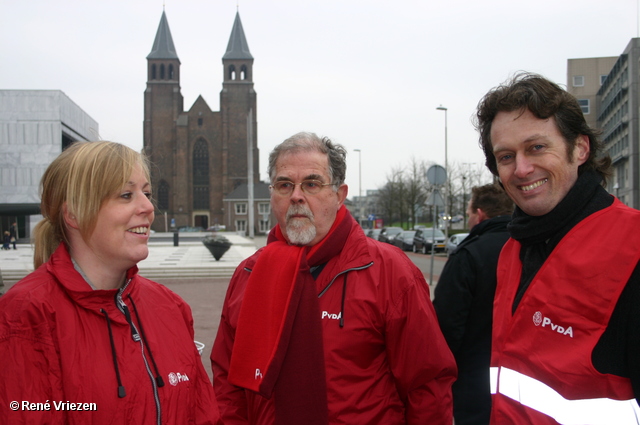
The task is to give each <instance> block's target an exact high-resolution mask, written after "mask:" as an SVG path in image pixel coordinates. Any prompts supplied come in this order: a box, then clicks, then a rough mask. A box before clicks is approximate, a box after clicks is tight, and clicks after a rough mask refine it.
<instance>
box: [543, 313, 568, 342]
mask: <svg viewBox="0 0 640 425" xmlns="http://www.w3.org/2000/svg"><path fill="white" fill-rule="evenodd" d="M533 324H534V325H536V326H542V327H543V328H547V329H549V330H551V331H554V332H558V333H559V334H562V335H568V336H569V337H571V338H573V328H572V327H571V326H569V327H568V328H567V327H565V326H561V325H559V324H557V323H553V322H552V321H551V319H550V318H548V317H546V316H543V315H542V313H541V312H539V311H536V312H535V313H534V314H533Z"/></svg>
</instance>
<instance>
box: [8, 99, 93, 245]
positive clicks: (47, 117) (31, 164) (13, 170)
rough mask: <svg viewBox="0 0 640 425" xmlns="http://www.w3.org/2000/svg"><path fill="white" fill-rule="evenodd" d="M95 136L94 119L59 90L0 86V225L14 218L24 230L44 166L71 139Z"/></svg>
mask: <svg viewBox="0 0 640 425" xmlns="http://www.w3.org/2000/svg"><path fill="white" fill-rule="evenodd" d="M98 139H99V129H98V123H97V122H96V121H95V120H94V119H93V118H91V117H90V116H89V115H88V114H87V113H86V112H84V111H83V110H82V109H81V108H80V107H79V106H78V105H76V104H75V103H74V102H73V101H72V100H71V99H69V97H68V96H67V95H66V94H64V93H63V92H62V91H60V90H0V170H1V171H0V228H1V229H2V230H3V231H4V230H8V228H9V226H10V225H11V223H13V222H17V223H18V235H19V236H20V237H25V236H26V237H28V236H30V234H31V228H32V227H33V226H35V224H36V223H37V221H39V220H40V216H39V214H40V194H39V186H40V179H41V178H42V174H44V171H45V170H46V168H47V167H48V166H49V164H50V163H51V162H52V161H53V160H54V159H55V158H56V157H57V156H58V155H59V154H60V153H61V152H62V151H63V150H64V149H65V148H66V147H67V146H69V145H70V144H71V143H73V142H75V141H80V140H85V141H94V140H98ZM34 215H35V216H36V217H32V218H31V219H30V216H34Z"/></svg>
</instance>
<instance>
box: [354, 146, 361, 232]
mask: <svg viewBox="0 0 640 425" xmlns="http://www.w3.org/2000/svg"><path fill="white" fill-rule="evenodd" d="M353 151H354V152H358V217H359V223H360V225H361V226H362V156H361V153H362V151H360V149H354V150H353Z"/></svg>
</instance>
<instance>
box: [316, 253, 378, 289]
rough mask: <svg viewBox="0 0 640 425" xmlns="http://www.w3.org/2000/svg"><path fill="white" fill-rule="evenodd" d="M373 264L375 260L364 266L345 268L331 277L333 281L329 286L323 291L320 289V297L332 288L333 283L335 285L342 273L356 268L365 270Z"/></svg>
mask: <svg viewBox="0 0 640 425" xmlns="http://www.w3.org/2000/svg"><path fill="white" fill-rule="evenodd" d="M371 266H373V261H372V262H370V263H369V264H365V265H364V266H360V267H352V268H350V269H346V270H343V271H341V272H339V273H338V274H336V275H335V276H334V277H333V279H331V281H330V282H329V283H328V284H327V286H325V287H324V289H323V290H322V291H320V293H319V294H318V298H320V297H321V296H323V295H324V294H325V293H326V292H327V291H328V290H329V288H331V285H333V282H335V280H336V279H337V278H338V277H340V276H341V275H343V274H345V273H349V272H352V271H356V270H364V269H368V268H369V267H371Z"/></svg>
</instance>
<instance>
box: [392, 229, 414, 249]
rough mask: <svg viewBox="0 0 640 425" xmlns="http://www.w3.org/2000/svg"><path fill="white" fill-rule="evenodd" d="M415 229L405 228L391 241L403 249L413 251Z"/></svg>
mask: <svg viewBox="0 0 640 425" xmlns="http://www.w3.org/2000/svg"><path fill="white" fill-rule="evenodd" d="M415 234H416V231H415V230H405V231H404V232H400V233H398V234H397V235H395V236H394V237H393V239H391V242H392V243H393V244H394V245H395V246H397V247H398V248H400V249H401V250H403V251H411V250H412V249H413V236H414V235H415Z"/></svg>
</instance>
